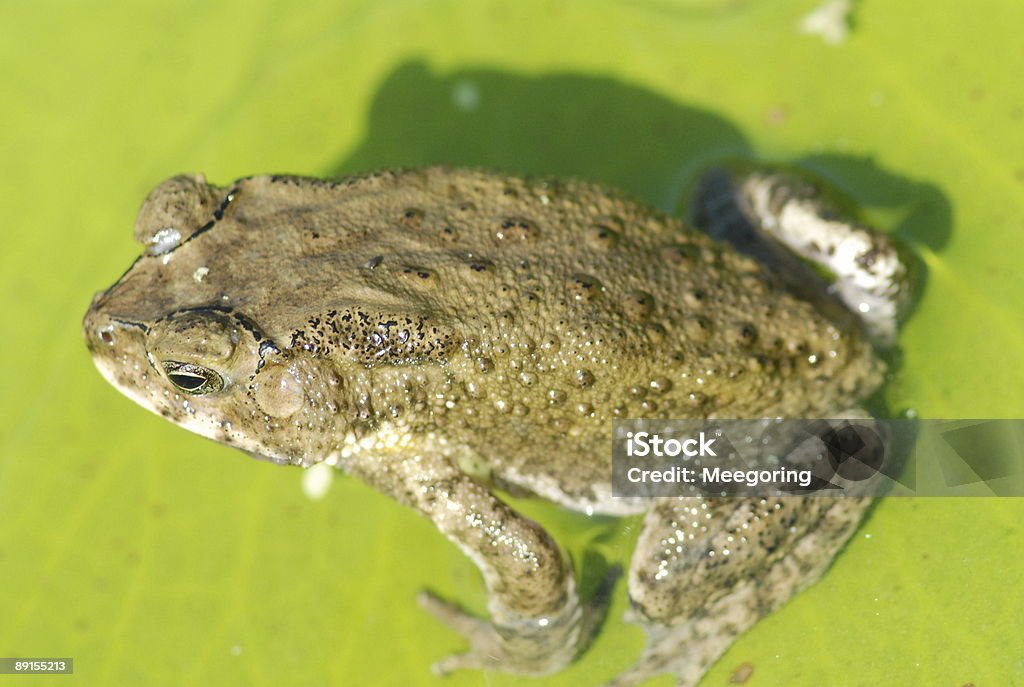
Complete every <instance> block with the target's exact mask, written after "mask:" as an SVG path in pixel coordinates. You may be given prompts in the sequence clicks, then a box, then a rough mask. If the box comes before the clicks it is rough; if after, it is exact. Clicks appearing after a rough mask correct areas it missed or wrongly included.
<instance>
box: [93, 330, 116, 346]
mask: <svg viewBox="0 0 1024 687" xmlns="http://www.w3.org/2000/svg"><path fill="white" fill-rule="evenodd" d="M97 333H98V334H99V337H100V341H102V342H103V343H105V344H107V345H108V346H113V345H114V332H113V329H112V328H111V327H102V328H100V329H99V330H98V332H97Z"/></svg>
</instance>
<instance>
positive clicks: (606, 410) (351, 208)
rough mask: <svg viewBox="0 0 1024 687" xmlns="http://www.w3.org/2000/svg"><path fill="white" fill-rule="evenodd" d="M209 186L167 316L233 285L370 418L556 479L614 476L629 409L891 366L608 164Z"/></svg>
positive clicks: (228, 294) (537, 481)
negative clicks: (606, 177)
mask: <svg viewBox="0 0 1024 687" xmlns="http://www.w3.org/2000/svg"><path fill="white" fill-rule="evenodd" d="M207 188H212V189H215V191H216V194H220V195H221V196H223V197H224V198H225V199H224V200H222V201H221V206H220V208H219V209H218V210H216V211H215V213H214V217H215V219H214V220H212V221H211V222H209V223H207V224H205V225H202V226H200V224H199V223H198V222H197V227H198V230H197V231H195V232H194V233H192V234H190V235H189V236H186V237H184V239H183V241H182V242H181V244H180V245H179V246H177V247H176V248H175V249H174V256H173V257H174V259H173V261H172V262H171V263H170V264H164V265H160V264H159V263H160V261H159V260H154V265H153V269H154V270H158V271H162V273H161V274H160V275H158V276H157V277H156V278H158V280H159V281H160V282H162V283H163V284H165V285H167V286H168V287H169V288H163V289H161V290H160V292H159V294H157V293H154V292H152V291H151V292H150V293H151V295H150V296H149V297H148V298H147V307H148V308H151V309H152V310H153V312H152V313H151V315H152V316H153V317H156V316H158V315H160V314H164V313H167V312H171V311H173V310H175V309H180V308H181V307H184V306H202V305H206V304H209V303H221V302H226V303H230V304H231V306H232V307H233V308H234V309H235V310H237V311H240V312H243V313H245V315H246V316H247V317H248V318H249V319H250V320H252V321H254V322H256V323H258V325H259V327H260V328H261V330H262V331H263V332H265V333H266V334H267V335H268V336H269V337H270V339H271V340H273V341H274V342H276V344H277V345H278V346H279V347H280V348H282V349H287V348H291V349H298V348H301V349H304V350H305V351H307V352H312V353H314V354H315V355H317V356H319V357H322V358H325V359H328V360H331V361H332V364H333V366H334V368H335V370H336V371H337V372H338V374H339V376H340V377H341V379H342V380H343V381H344V380H348V382H347V384H346V386H347V387H348V388H351V389H360V393H359V394H358V396H359V397H358V398H353V399H352V403H353V404H354V405H356V406H358V407H359V408H360V411H359V415H358V416H359V418H360V420H361V421H362V422H363V430H364V431H373V430H374V428H379V427H381V426H384V425H385V424H386V425H387V426H389V427H401V428H402V430H403V431H407V432H412V433H422V432H426V431H434V432H435V433H436V434H437V435H438V436H441V437H444V438H446V439H448V440H449V442H450V443H451V444H454V445H462V446H465V447H466V448H467V449H470V450H471V452H472V453H475V454H476V455H477V457H478V458H481V459H483V461H484V462H485V463H487V464H488V465H489V466H490V467H491V468H492V469H493V471H494V474H495V475H496V476H498V477H500V478H504V479H505V480H506V481H511V482H515V483H518V484H520V485H522V486H525V487H528V488H531V489H533V490H535V491H539V492H542V493H543V494H545V495H546V496H548V497H550V498H555V499H556V500H562V501H563V502H567V503H573V504H578V503H582V502H585V501H589V500H592V499H591V495H592V487H593V485H594V484H595V483H597V484H601V483H606V482H607V479H608V467H607V464H608V460H609V453H610V452H609V450H608V446H609V443H608V441H609V433H610V426H611V421H612V419H613V418H615V417H646V418H671V417H703V416H717V417H758V416H765V415H768V416H779V415H786V414H796V413H807V412H813V411H820V412H827V411H828V410H829V409H835V408H841V407H843V406H844V403H845V402H846V400H847V399H855V398H857V397H858V396H859V394H860V387H861V386H873V385H874V384H875V383H876V382H877V379H876V377H877V374H876V373H877V368H876V367H875V366H874V364H873V363H872V362H871V351H870V348H869V346H868V345H867V344H866V343H865V342H864V341H863V340H862V339H861V338H860V337H859V336H857V335H856V332H850V331H843V332H840V331H839V330H838V325H836V324H835V323H833V322H831V321H830V320H829V319H827V318H826V317H825V316H823V315H822V314H820V312H819V310H818V308H816V307H815V305H814V304H812V303H808V302H805V301H802V300H800V299H798V298H796V297H794V296H793V295H790V293H789V292H788V291H787V290H786V289H785V288H784V287H783V285H782V283H781V282H780V280H778V279H776V278H775V277H774V276H773V275H772V274H770V273H769V272H768V271H766V268H765V267H763V266H762V265H760V264H758V263H756V262H754V261H752V260H750V259H748V258H746V257H745V256H742V255H740V254H738V253H737V252H735V251H734V250H733V249H731V248H730V247H728V246H726V245H724V244H719V243H716V242H714V241H712V240H710V239H709V238H707V237H706V236H705V235H703V234H701V233H698V232H695V231H691V230H689V229H687V228H685V227H684V226H683V224H682V223H681V222H680V221H679V220H677V219H674V218H671V217H668V216H665V215H664V214H662V213H659V212H656V211H654V210H651V209H650V208H648V207H646V206H644V205H642V204H639V203H636V202H634V201H631V200H629V199H627V198H623V197H621V196H618V195H613V194H610V193H608V192H607V191H605V190H603V189H601V188H599V187H596V186H593V185H590V184H585V183H581V182H573V181H570V182H557V181H552V180H545V179H522V178H517V177H510V176H502V175H496V174H489V173H484V172H479V171H473V170H452V169H446V168H428V169H422V170H415V171H405V172H387V173H380V174H373V175H368V176H363V177H357V178H352V179H349V180H345V181H340V182H323V181H317V180H311V179H305V178H298V177H272V176H262V177H252V178H248V179H242V180H240V181H238V182H236V184H234V186H233V187H232V188H231V189H230V191H229V190H226V189H216V188H215V187H207ZM216 194H214V195H216ZM214 200H215V199H214ZM209 205H211V206H213V205H214V203H213V200H211V202H210V203H209ZM165 211H166V208H161V207H155V208H151V212H150V213H149V214H150V215H151V216H147V210H146V208H144V210H143V213H142V214H141V215H140V219H139V227H140V228H139V231H141V232H142V233H143V234H144V235H145V234H147V231H148V232H149V233H152V228H153V227H155V226H156V225H158V224H160V218H159V217H158V215H159V214H160V213H161V212H165ZM176 211H179V212H180V208H177V209H176ZM200 214H201V213H200ZM147 227H150V229H147ZM211 264H215V265H216V268H210V265H211ZM197 270H200V271H201V272H202V275H203V278H202V279H199V278H197V276H196V275H197ZM203 270H205V271H203ZM142 272H143V270H142V269H141V268H140V267H138V266H137V268H136V269H135V270H133V272H130V273H129V275H127V278H128V279H133V278H145V279H150V280H152V279H154V278H155V277H154V276H153V275H149V276H147V277H143V276H141V275H140V273H142ZM182 298H184V299H185V301H187V302H182ZM410 373H416V374H410ZM420 373H422V374H420ZM545 485H546V486H545ZM552 485H557V486H552ZM560 497H561V498H560Z"/></svg>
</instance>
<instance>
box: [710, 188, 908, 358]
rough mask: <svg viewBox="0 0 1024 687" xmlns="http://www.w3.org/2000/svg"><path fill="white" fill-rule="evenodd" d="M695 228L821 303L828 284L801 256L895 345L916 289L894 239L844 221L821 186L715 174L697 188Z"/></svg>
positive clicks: (876, 335) (876, 333)
mask: <svg viewBox="0 0 1024 687" xmlns="http://www.w3.org/2000/svg"><path fill="white" fill-rule="evenodd" d="M691 215H692V216H691V219H692V220H693V223H694V224H695V225H696V226H698V227H699V228H701V229H702V230H704V231H705V232H707V233H708V234H710V235H711V236H712V237H713V238H717V239H720V240H725V241H728V242H730V243H732V244H733V245H734V246H735V247H736V248H738V249H739V250H741V251H743V252H745V253H748V254H750V255H752V256H754V257H755V258H757V259H759V260H761V261H762V262H765V263H768V264H770V265H772V266H773V267H774V268H775V271H776V273H778V274H779V275H780V276H782V277H783V278H784V279H786V280H787V281H788V282H789V283H790V285H791V287H793V288H794V289H796V290H797V291H799V292H801V293H802V295H804V296H806V297H809V298H815V297H817V298H818V299H819V300H820V295H821V294H820V293H816V292H823V291H824V290H825V289H822V288H821V287H822V286H824V284H823V280H822V278H821V277H820V276H818V274H817V273H815V272H814V271H813V270H811V269H810V268H809V267H808V266H807V265H805V264H801V262H800V261H799V260H796V259H794V257H793V256H794V255H796V256H799V258H801V259H803V260H806V261H809V262H810V263H812V264H815V265H817V266H818V267H819V268H821V269H823V270H824V271H826V272H828V273H829V274H830V275H831V277H832V282H831V284H830V285H828V291H829V292H830V294H831V296H832V297H833V298H834V300H835V301H836V302H838V303H839V304H841V305H842V306H843V307H844V308H845V309H846V310H847V311H848V313H851V314H852V315H853V316H855V317H856V318H857V319H859V320H860V321H861V323H862V325H863V327H864V329H865V330H866V331H867V332H868V334H870V335H871V336H872V338H873V339H874V340H875V341H877V342H878V343H881V344H889V343H892V340H893V339H894V337H895V335H896V330H897V326H898V324H899V320H900V318H901V316H903V315H904V314H906V310H907V307H908V305H909V301H910V293H911V289H910V288H909V285H910V278H909V274H908V272H909V270H908V264H907V262H906V261H905V260H904V259H903V257H902V256H901V255H900V253H899V250H898V249H897V247H896V244H895V243H894V242H893V240H892V239H891V238H890V237H889V236H887V235H886V234H882V233H880V232H878V231H876V230H875V229H872V228H871V227H868V226H866V225H864V224H860V223H858V222H855V221H852V220H850V219H848V218H844V217H843V216H842V214H841V213H840V212H839V211H838V209H837V208H836V206H835V205H833V204H832V203H830V202H829V201H828V200H827V199H826V197H825V196H824V195H823V194H822V193H821V192H820V191H819V189H818V187H817V186H816V185H814V184H811V183H808V182H807V181H805V180H803V179H801V178H800V177H798V176H796V175H794V174H792V173H789V172H784V171H779V170H770V169H769V170H757V171H753V172H745V173H734V172H732V171H729V170H726V169H713V170H711V171H710V172H708V173H707V174H706V175H705V176H704V177H703V178H702V179H701V181H700V182H699V184H698V185H697V189H696V192H695V194H694V198H693V200H692V203H691Z"/></svg>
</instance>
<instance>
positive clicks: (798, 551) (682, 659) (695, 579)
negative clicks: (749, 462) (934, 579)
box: [609, 497, 870, 687]
mask: <svg viewBox="0 0 1024 687" xmlns="http://www.w3.org/2000/svg"><path fill="white" fill-rule="evenodd" d="M869 503H870V501H869V499H864V498H799V497H784V498H765V499H749V500H739V499H734V498H706V499H705V498H680V499H671V500H664V501H660V502H658V503H657V504H656V505H655V506H654V507H653V508H652V509H651V510H650V511H649V512H648V514H647V517H646V520H645V521H644V529H643V532H642V534H641V535H640V540H639V542H638V543H637V547H636V553H635V554H634V558H633V562H632V565H631V569H630V574H629V595H630V600H631V602H632V604H633V612H632V614H633V616H634V617H633V618H632V620H634V621H635V622H638V623H639V624H640V625H642V626H643V627H644V629H645V630H646V632H647V635H648V641H647V646H646V648H645V650H644V652H643V654H642V655H641V656H640V658H639V660H638V661H637V663H636V664H635V665H634V666H633V667H632V668H630V669H629V670H628V671H626V672H625V673H623V674H621V675H620V676H619V677H617V678H616V679H615V680H613V681H612V682H610V683H609V687H613V686H614V687H627V686H628V685H637V684H640V683H642V682H644V681H645V680H647V679H650V678H651V677H653V676H655V675H659V674H663V673H672V674H674V675H675V676H676V679H677V681H678V685H679V686H680V687H690V686H692V685H696V684H697V682H698V681H699V680H700V678H701V677H702V676H703V675H704V673H705V672H706V671H707V670H708V668H709V667H710V666H711V665H712V664H713V663H714V662H715V661H716V660H717V659H718V657H719V656H721V655H722V654H723V653H724V652H725V650H726V649H727V648H728V647H729V645H730V644H732V642H733V641H734V640H735V639H736V638H737V637H738V636H739V635H740V634H742V633H743V632H744V631H746V630H747V629H748V628H750V627H751V626H752V625H753V624H754V623H755V622H757V621H758V620H759V619H760V618H762V617H764V616H765V615H767V614H768V613H771V612H772V611H774V610H775V609H776V608H778V607H780V606H781V605H782V604H784V603H785V602H786V601H787V600H788V599H789V598H790V597H792V596H793V595H794V594H795V593H797V592H798V591H800V590H802V589H803V588H805V587H807V586H809V585H810V584H812V583H813V582H814V581H815V580H817V579H818V577H820V576H821V574H822V573H823V572H824V571H825V569H826V568H827V567H828V565H829V563H830V562H831V561H832V559H833V557H834V556H835V555H836V553H837V552H838V551H839V549H840V548H842V546H843V544H844V543H845V542H846V540H847V539H849V537H850V535H851V534H852V533H853V531H854V530H855V529H856V527H857V524H858V522H859V521H860V518H861V516H862V515H863V513H864V511H865V510H866V509H867V507H868V506H869Z"/></svg>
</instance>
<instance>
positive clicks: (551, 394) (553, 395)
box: [548, 389, 568, 406]
mask: <svg viewBox="0 0 1024 687" xmlns="http://www.w3.org/2000/svg"><path fill="white" fill-rule="evenodd" d="M567 396H568V395H567V394H566V393H565V392H564V391H562V390H561V389H549V390H548V403H549V404H550V405H553V406H559V405H562V404H563V403H565V399H566V398H567Z"/></svg>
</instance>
